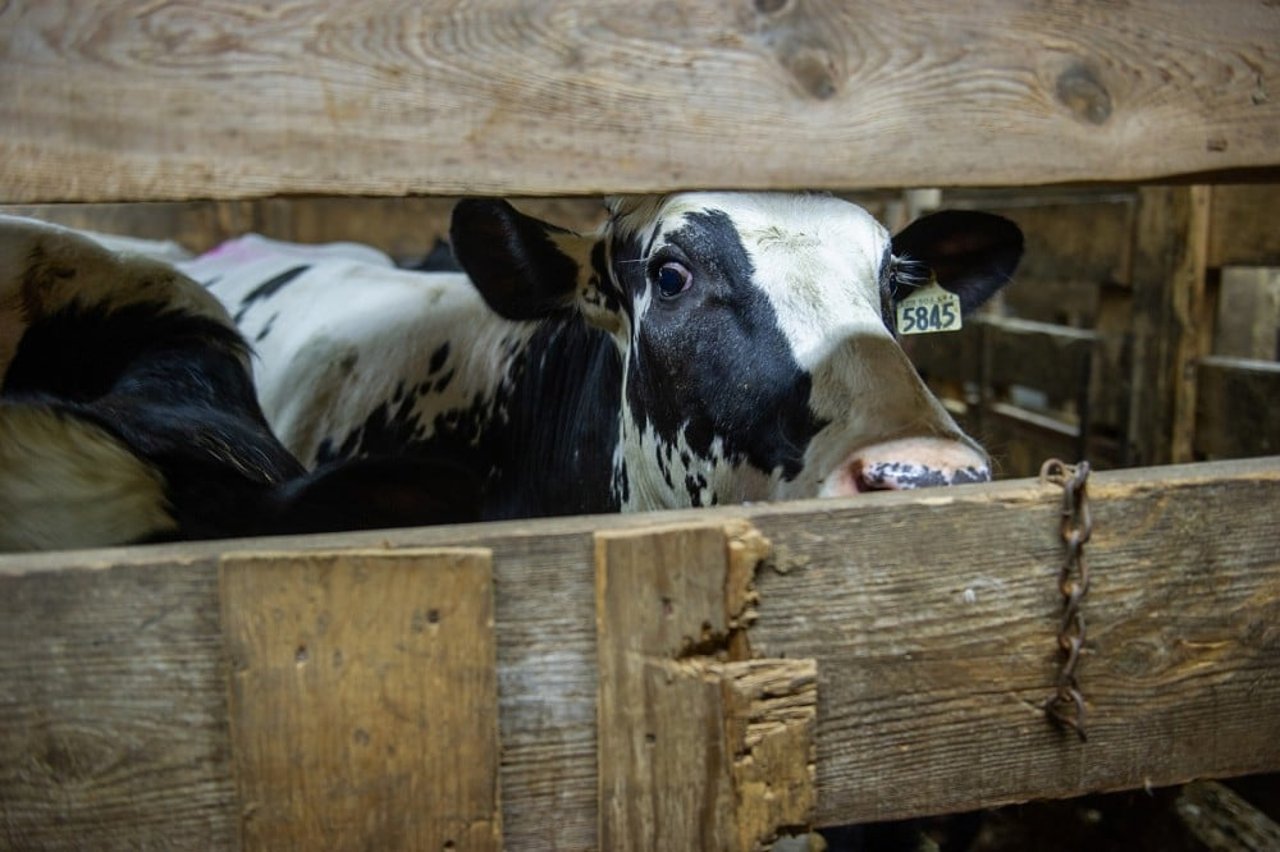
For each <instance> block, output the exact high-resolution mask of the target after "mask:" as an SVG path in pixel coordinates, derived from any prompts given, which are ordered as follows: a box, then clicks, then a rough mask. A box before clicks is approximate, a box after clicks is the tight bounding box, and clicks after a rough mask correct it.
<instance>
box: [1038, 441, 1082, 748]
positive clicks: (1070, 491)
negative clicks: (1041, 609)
mask: <svg viewBox="0 0 1280 852" xmlns="http://www.w3.org/2000/svg"><path fill="white" fill-rule="evenodd" d="M1088 480H1089V463H1088V462H1087V461H1082V462H1080V463H1079V464H1076V465H1069V464H1066V463H1065V462H1062V461H1059V460H1058V459H1049V460H1048V461H1046V462H1045V463H1044V465H1042V466H1041V468H1040V481H1041V482H1052V483H1054V484H1055V485H1059V486H1061V487H1062V521H1061V525H1060V527H1059V530H1060V532H1061V535H1062V542H1063V544H1065V545H1066V549H1067V555H1066V559H1065V560H1064V561H1063V563H1062V570H1061V571H1060V573H1059V575H1058V590H1059V591H1060V592H1061V593H1062V622H1061V626H1060V627H1059V629H1058V648H1059V650H1060V651H1061V654H1062V665H1061V666H1060V667H1059V669H1058V684H1057V688H1056V689H1055V690H1054V692H1053V694H1052V695H1050V696H1049V699H1048V700H1047V701H1045V704H1044V712H1045V715H1047V716H1048V717H1049V719H1051V720H1052V721H1053V722H1055V723H1057V724H1058V725H1062V726H1064V727H1067V728H1071V729H1072V730H1074V731H1075V732H1076V734H1077V735H1079V737H1080V739H1081V740H1082V741H1083V740H1084V739H1085V728H1084V723H1085V704H1084V694H1083V693H1081V692H1080V682H1079V680H1078V679H1077V678H1076V669H1077V668H1078V667H1079V665H1080V655H1081V652H1082V651H1083V650H1084V643H1085V624H1084V611H1083V610H1082V608H1081V605H1082V604H1083V602H1084V596H1085V595H1086V594H1087V593H1088V591H1089V563H1088V561H1087V560H1086V559H1085V554H1084V546H1085V544H1086V543H1087V542H1088V541H1089V536H1090V535H1092V534H1093V514H1092V512H1091V511H1090V509H1089V495H1088V493H1087V490H1086V485H1087V483H1088Z"/></svg>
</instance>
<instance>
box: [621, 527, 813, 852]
mask: <svg viewBox="0 0 1280 852" xmlns="http://www.w3.org/2000/svg"><path fill="white" fill-rule="evenodd" d="M767 552H768V542H767V541H765V540H764V538H763V537H762V536H760V534H759V533H757V532H756V531H755V530H754V529H753V528H751V527H749V525H746V524H741V525H734V526H733V527H732V528H725V527H722V526H683V527H672V528H666V529H661V530H642V531H639V532H618V533H607V534H599V535H597V537H596V627H597V633H598V654H599V669H600V690H599V733H598V737H599V741H598V742H599V791H600V846H601V848H603V849H616V850H628V849H677V848H690V849H692V848H701V849H727V850H743V852H747V850H754V849H760V848H764V847H765V846H766V845H767V844H768V843H769V842H771V841H772V840H773V839H774V838H776V837H777V835H778V834H779V833H780V831H782V830H784V829H803V828H805V827H807V826H808V825H809V824H810V823H811V822H812V814H813V810H814V807H815V798H814V746H813V733H814V726H815V724H816V716H817V664H816V663H815V662H814V661H813V660H761V659H755V660H753V659H750V658H749V655H750V645H749V643H748V642H747V640H746V628H747V627H748V626H749V625H750V623H751V621H752V620H753V619H754V615H755V614H754V608H753V606H754V604H755V602H756V595H755V591H754V583H753V578H754V572H755V567H756V565H757V564H758V563H759V561H760V559H761V558H762V557H763V556H765V555H766V554H767Z"/></svg>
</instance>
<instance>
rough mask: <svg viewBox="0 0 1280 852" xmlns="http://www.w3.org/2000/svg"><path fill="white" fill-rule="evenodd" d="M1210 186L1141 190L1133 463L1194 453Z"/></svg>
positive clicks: (1206, 330)
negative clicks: (1193, 441) (1197, 365)
mask: <svg viewBox="0 0 1280 852" xmlns="http://www.w3.org/2000/svg"><path fill="white" fill-rule="evenodd" d="M1209 197H1210V190H1209V188H1208V187H1204V186H1193V187H1152V188H1148V189H1143V190H1142V191H1141V192H1140V193H1139V195H1138V212H1137V224H1136V226H1135V233H1134V262H1133V306H1132V311H1133V313H1132V322H1133V326H1132V328H1133V365H1132V376H1133V378H1132V388H1133V396H1132V400H1131V405H1130V409H1129V424H1128V425H1129V428H1128V439H1129V445H1130V451H1131V459H1130V461H1131V463H1134V464H1167V463H1169V462H1185V461H1190V460H1191V458H1192V450H1191V444H1192V439H1193V435H1194V432H1195V412H1196V407H1195V405H1196V383H1195V363H1196V360H1197V359H1198V358H1200V357H1202V356H1204V355H1207V354H1208V352H1209V335H1210V331H1211V330H1212V328H1213V312H1212V309H1211V307H1210V305H1209V303H1208V302H1207V301H1206V299H1205V258H1206V253H1207V244H1208V236H1209Z"/></svg>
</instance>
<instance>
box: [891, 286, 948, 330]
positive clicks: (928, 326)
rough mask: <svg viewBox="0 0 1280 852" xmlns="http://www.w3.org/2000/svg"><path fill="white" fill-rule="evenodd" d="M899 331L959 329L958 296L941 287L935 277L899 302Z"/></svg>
mask: <svg viewBox="0 0 1280 852" xmlns="http://www.w3.org/2000/svg"><path fill="white" fill-rule="evenodd" d="M897 316H898V334H932V333H934V332H937V331H959V330H960V328H961V326H962V325H963V323H962V322H961V320H960V297H959V296H957V295H956V294H955V293H952V292H951V291H950V290H943V289H942V287H941V286H940V285H939V284H938V280H937V279H936V278H935V279H933V280H931V281H930V282H929V283H928V285H927V286H925V287H921V288H920V289H919V290H916V291H915V292H914V293H912V294H911V295H910V296H907V297H906V298H905V299H903V300H902V301H901V302H899V303H898V309H897Z"/></svg>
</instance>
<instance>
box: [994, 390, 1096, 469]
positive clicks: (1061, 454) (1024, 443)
mask: <svg viewBox="0 0 1280 852" xmlns="http://www.w3.org/2000/svg"><path fill="white" fill-rule="evenodd" d="M982 441H983V446H985V447H986V449H987V452H988V453H989V454H990V455H991V460H992V463H993V464H994V465H995V470H996V473H997V475H998V476H1001V477H1008V478H1014V477H1020V476H1036V475H1038V474H1039V472H1040V466H1041V464H1043V463H1044V460H1045V459H1048V458H1058V459H1064V460H1070V461H1073V462H1074V461H1077V460H1079V459H1080V458H1081V457H1082V455H1083V447H1084V441H1083V439H1082V437H1081V435H1080V430H1079V429H1078V428H1077V427H1075V426H1074V425H1072V424H1069V423H1065V422H1063V421H1061V420H1059V419H1057V418H1054V417H1050V416H1047V415H1044V414H1039V413H1037V412H1034V411H1028V410H1026V409H1023V408H1019V407H1018V406H1016V405H1010V404H1008V403H1004V402H994V403H991V405H989V406H988V407H987V410H986V411H985V412H984V414H983V418H982Z"/></svg>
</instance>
